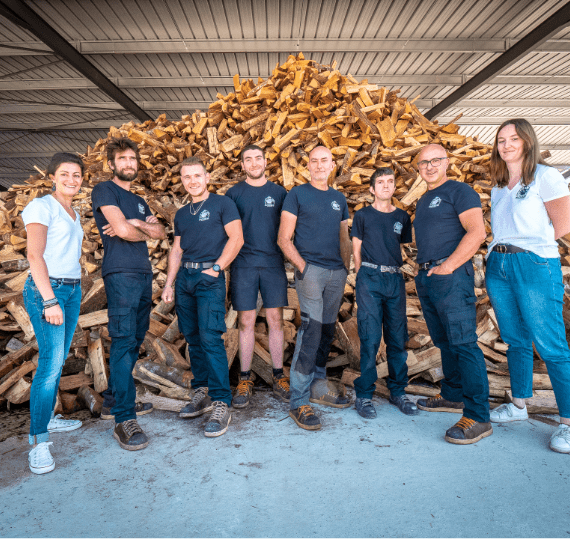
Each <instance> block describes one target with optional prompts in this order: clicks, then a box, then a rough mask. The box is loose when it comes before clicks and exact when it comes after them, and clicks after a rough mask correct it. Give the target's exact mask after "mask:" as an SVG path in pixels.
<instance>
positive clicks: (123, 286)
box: [103, 273, 152, 423]
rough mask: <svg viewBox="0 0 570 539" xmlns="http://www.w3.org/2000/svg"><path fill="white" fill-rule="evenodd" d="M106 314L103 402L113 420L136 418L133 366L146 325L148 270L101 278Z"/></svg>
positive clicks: (149, 295)
mask: <svg viewBox="0 0 570 539" xmlns="http://www.w3.org/2000/svg"><path fill="white" fill-rule="evenodd" d="M103 279H104V282H105V292H106V294H107V307H108V315H109V336H110V337H111V353H110V357H109V370H110V376H109V387H108V388H107V389H106V390H105V391H104V392H103V398H104V402H103V406H105V407H107V406H109V407H110V408H111V413H112V414H113V415H114V416H115V423H122V422H123V421H128V420H129V419H136V414H135V398H136V390H135V381H134V379H133V374H132V372H133V367H134V366H135V363H136V361H137V359H138V357H139V349H140V347H141V344H142V342H143V340H144V337H145V334H146V332H147V331H148V328H149V325H150V310H151V307H152V274H151V273H111V274H109V275H106V276H105V277H104V278H103Z"/></svg>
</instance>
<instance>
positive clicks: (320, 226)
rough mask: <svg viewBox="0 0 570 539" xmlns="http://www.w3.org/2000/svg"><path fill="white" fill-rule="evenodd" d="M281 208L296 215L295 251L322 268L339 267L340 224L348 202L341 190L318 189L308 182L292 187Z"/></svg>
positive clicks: (340, 261)
mask: <svg viewBox="0 0 570 539" xmlns="http://www.w3.org/2000/svg"><path fill="white" fill-rule="evenodd" d="M283 211H288V212H289V213H292V214H293V215H296V216H297V224H296V226H295V239H294V241H293V243H294V245H295V247H296V248H297V251H299V254H300V255H301V256H302V257H303V259H304V260H305V261H306V262H308V263H309V264H313V265H314V266H319V267H321V268H325V269H342V268H344V262H343V261H342V257H341V255H340V223H341V221H346V220H347V219H348V204H347V203H346V198H345V197H344V195H343V194H342V193H339V192H338V191H337V190H336V189H333V188H332V187H329V188H328V190H327V191H321V190H320V189H317V188H316V187H313V186H312V185H311V184H310V183H306V184H303V185H298V186H296V187H293V189H291V191H289V193H288V194H287V197H286V198H285V202H284V203H283Z"/></svg>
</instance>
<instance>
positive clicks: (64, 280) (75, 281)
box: [49, 277, 81, 284]
mask: <svg viewBox="0 0 570 539" xmlns="http://www.w3.org/2000/svg"><path fill="white" fill-rule="evenodd" d="M49 279H50V281H55V282H56V283H57V284H81V279H67V278H65V277H50V278H49Z"/></svg>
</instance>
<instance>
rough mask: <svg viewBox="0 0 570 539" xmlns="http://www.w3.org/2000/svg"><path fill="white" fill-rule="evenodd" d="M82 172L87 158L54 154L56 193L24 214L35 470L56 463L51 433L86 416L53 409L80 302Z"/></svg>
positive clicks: (50, 467) (43, 470)
mask: <svg viewBox="0 0 570 539" xmlns="http://www.w3.org/2000/svg"><path fill="white" fill-rule="evenodd" d="M83 171H84V166H83V161H82V160H81V159H80V158H79V157H78V156H77V155H74V154H70V153H57V154H55V155H54V156H53V158H52V160H51V162H50V164H49V166H48V169H47V175H48V177H49V178H50V179H51V180H53V189H54V192H53V193H52V194H51V195H46V196H44V197H43V198H36V199H34V200H32V201H31V202H30V203H29V204H28V205H27V206H26V208H25V209H24V211H23V213H22V219H23V220H24V224H25V225H26V232H27V240H28V245H27V255H28V261H29V263H30V275H29V276H28V279H27V281H26V284H25V286H24V305H25V306H26V310H27V311H28V314H29V316H30V320H31V322H32V325H33V327H34V332H35V334H36V339H37V342H38V347H39V359H38V368H37V370H36V374H35V376H34V381H33V383H32V388H31V394H30V420H31V421H30V436H29V442H30V444H31V445H33V448H32V450H31V451H30V454H29V456H28V461H29V465H30V470H31V471H32V472H34V473H36V474H43V473H47V472H51V471H52V470H53V469H54V468H55V463H54V460H53V457H52V456H51V454H50V450H49V446H50V445H52V442H49V433H50V432H64V431H70V430H75V429H78V428H79V427H81V421H77V420H66V419H63V417H62V416H61V415H57V416H56V417H54V414H53V410H54V408H55V402H56V398H57V390H58V387H59V379H60V377H61V370H62V368H63V364H64V362H65V358H66V357H67V354H68V352H69V347H70V345H71V340H72V338H73V333H74V332H75V327H76V326H77V319H78V318H79V308H80V304H81V265H80V264H79V258H80V257H81V243H82V240H83V229H82V227H81V222H80V218H79V214H78V213H77V212H76V211H75V210H74V209H73V208H72V207H71V203H72V200H73V197H74V196H75V195H76V194H77V193H78V191H79V189H80V188H81V183H82V181H83Z"/></svg>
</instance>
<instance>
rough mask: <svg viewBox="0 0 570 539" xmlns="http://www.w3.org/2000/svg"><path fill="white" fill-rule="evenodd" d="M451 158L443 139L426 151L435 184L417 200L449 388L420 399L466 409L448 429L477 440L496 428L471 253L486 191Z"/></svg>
mask: <svg viewBox="0 0 570 539" xmlns="http://www.w3.org/2000/svg"><path fill="white" fill-rule="evenodd" d="M448 165H449V158H448V157H447V154H446V151H445V149H444V148H443V147H442V146H440V145H439V144H429V145H428V146H425V147H424V148H423V149H422V151H421V152H420V154H419V156H418V168H419V172H420V176H421V177H422V178H423V180H424V181H425V182H426V184H427V188H428V190H427V192H426V193H425V194H424V195H423V196H422V197H421V198H420V200H419V201H418V203H417V206H416V216H415V219H414V229H415V235H416V246H417V248H418V256H417V262H418V264H419V266H420V268H419V272H418V275H417V276H416V289H417V292H418V297H419V298H420V302H421V305H422V311H423V314H424V317H425V321H426V324H427V326H428V329H429V333H430V336H431V338H432V340H433V342H434V344H435V346H437V347H438V348H439V349H440V351H441V363H442V367H443V374H444V376H445V378H444V379H443V380H442V382H441V394H438V395H436V396H435V397H432V398H429V399H419V400H418V403H417V406H418V408H420V409H422V410H426V411H428V412H455V413H462V414H463V416H462V418H461V419H460V420H459V421H458V422H457V423H456V424H455V425H454V426H453V427H451V428H450V429H448V430H447V432H446V434H445V439H446V440H447V441H448V442H450V443H453V444H460V445H465V444H472V443H475V442H478V441H479V440H481V439H482V438H485V437H486V436H490V435H491V434H492V433H493V429H492V427H491V423H490V422H489V421H490V418H489V381H488V378H487V370H486V367H485V360H484V358H483V353H482V352H481V350H480V348H479V346H478V345H477V334H476V332H475V329H476V312H475V301H476V298H475V293H474V286H475V285H474V271H473V264H472V263H471V258H472V257H473V255H474V254H475V253H476V252H477V249H479V246H480V245H481V243H482V242H483V240H484V239H485V237H486V232H485V225H484V223H483V212H482V210H481V200H480V198H479V195H478V194H477V193H476V192H475V191H474V190H473V189H472V188H471V187H470V186H469V185H467V184H465V183H462V182H457V181H453V180H450V179H449V178H448V177H447V167H448Z"/></svg>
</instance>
